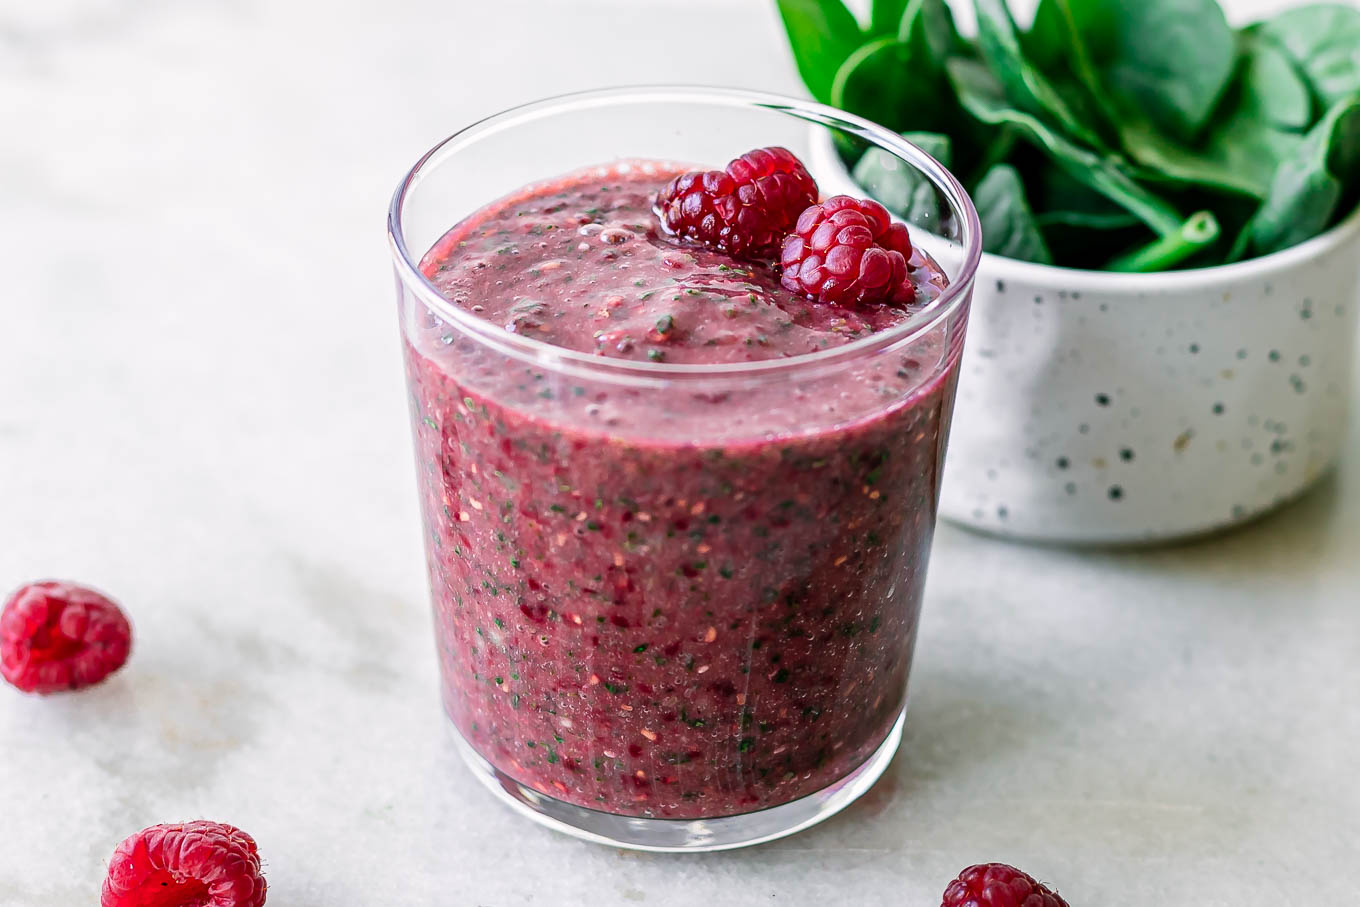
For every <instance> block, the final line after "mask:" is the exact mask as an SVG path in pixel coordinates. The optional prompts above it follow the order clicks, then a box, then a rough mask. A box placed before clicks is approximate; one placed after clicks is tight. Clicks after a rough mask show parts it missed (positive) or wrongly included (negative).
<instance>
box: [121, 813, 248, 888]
mask: <svg viewBox="0 0 1360 907" xmlns="http://www.w3.org/2000/svg"><path fill="white" fill-rule="evenodd" d="M265 887H266V886H265V882H264V876H262V875H261V874H260V854H259V851H258V850H257V849H256V847H255V840H254V839H253V838H251V836H250V835H248V834H246V833H245V832H243V831H241V830H240V829H239V828H233V827H232V826H230V825H223V824H222V823H221V822H185V823H184V824H182V825H153V826H151V827H150V828H145V829H143V830H141V831H139V832H137V833H136V834H135V835H133V836H132V837H130V838H128V839H127V840H125V841H124V842H123V843H122V844H119V845H118V849H117V850H115V851H114V852H113V858H112V859H111V860H109V874H108V876H107V877H105V879H104V893H103V895H102V896H101V897H100V899H99V905H100V907H260V905H262V904H263V903H264V895H265Z"/></svg>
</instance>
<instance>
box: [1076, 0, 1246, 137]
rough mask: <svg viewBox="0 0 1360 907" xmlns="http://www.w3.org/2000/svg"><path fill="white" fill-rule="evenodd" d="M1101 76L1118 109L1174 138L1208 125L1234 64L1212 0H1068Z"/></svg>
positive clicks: (1233, 49) (1232, 41) (1228, 33)
mask: <svg viewBox="0 0 1360 907" xmlns="http://www.w3.org/2000/svg"><path fill="white" fill-rule="evenodd" d="M1069 2H1070V8H1071V10H1072V13H1073V15H1074V18H1075V22H1076V25H1077V28H1078V29H1079V30H1080V33H1081V35H1082V39H1083V41H1084V42H1085V45H1086V47H1087V48H1088V50H1089V52H1090V55H1091V58H1092V60H1093V61H1094V63H1095V65H1097V66H1099V67H1100V68H1101V72H1102V82H1103V84H1104V86H1105V89H1106V90H1107V91H1108V92H1109V93H1110V95H1111V97H1113V98H1114V99H1115V101H1116V102H1117V103H1118V104H1119V106H1120V108H1121V109H1124V110H1129V109H1133V110H1141V111H1146V115H1147V117H1148V119H1150V120H1151V121H1152V122H1153V123H1155V124H1156V125H1157V126H1158V127H1159V128H1161V129H1163V130H1165V131H1167V132H1169V133H1171V135H1172V136H1173V137H1175V138H1177V139H1179V140H1181V141H1186V142H1189V141H1193V140H1194V139H1196V138H1197V137H1198V136H1199V134H1200V133H1201V132H1202V131H1203V129H1204V127H1205V125H1206V124H1207V123H1208V120H1209V115H1210V114H1211V113H1212V112H1213V110H1214V107H1215V106H1216V105H1217V103H1218V100H1219V98H1220V97H1221V96H1222V95H1223V92H1224V90H1225V89H1226V88H1227V87H1228V83H1229V81H1230V80H1231V79H1232V76H1233V72H1234V70H1235V69H1236V65H1237V39H1236V35H1234V34H1233V31H1232V29H1231V28H1229V27H1228V22H1227V20H1226V19H1225V18H1224V17H1223V11H1222V10H1221V9H1219V7H1218V3H1217V2H1216V0H1133V2H1110V0H1069Z"/></svg>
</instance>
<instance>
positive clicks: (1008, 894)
mask: <svg viewBox="0 0 1360 907" xmlns="http://www.w3.org/2000/svg"><path fill="white" fill-rule="evenodd" d="M940 907H1067V902H1066V901H1064V900H1063V899H1062V898H1060V897H1058V895H1057V894H1056V893H1054V892H1052V891H1049V890H1048V889H1047V888H1045V887H1044V886H1043V885H1042V884H1040V883H1039V882H1036V881H1035V880H1034V879H1033V877H1031V876H1030V875H1028V874H1027V873H1023V872H1021V871H1020V870H1018V869H1016V868H1015V867H1014V866H1007V865H1006V864H1005V863H983V864H980V865H978V866H969V867H968V868H967V869H965V870H964V871H963V872H961V873H959V877H958V878H957V879H955V880H954V881H952V882H950V883H949V887H948V888H946V889H945V891H944V900H943V901H942V902H941V904H940Z"/></svg>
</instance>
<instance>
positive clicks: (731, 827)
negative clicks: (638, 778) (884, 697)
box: [449, 708, 907, 853]
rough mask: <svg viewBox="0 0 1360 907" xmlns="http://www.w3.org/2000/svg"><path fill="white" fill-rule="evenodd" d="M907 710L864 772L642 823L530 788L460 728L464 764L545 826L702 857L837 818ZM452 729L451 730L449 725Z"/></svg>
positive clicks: (889, 748)
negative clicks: (717, 809) (783, 797)
mask: <svg viewBox="0 0 1360 907" xmlns="http://www.w3.org/2000/svg"><path fill="white" fill-rule="evenodd" d="M906 714H907V711H906V709H905V708H903V709H902V713H901V714H900V715H898V716H897V721H896V722H894V723H893V726H892V730H891V731H889V732H888V736H887V738H886V739H885V740H884V741H883V743H882V744H880V745H879V747H878V749H876V750H874V752H873V755H871V756H870V757H869V758H868V759H866V760H865V761H864V762H863V763H862V764H861V765H860V766H859V768H857V769H855V770H854V771H853V772H851V773H850V774H848V775H846V776H845V777H844V778H842V779H840V780H839V781H837V782H836V783H835V784H832V785H830V786H829V787H824V788H822V789H821V790H819V791H818V792H817V793H815V794H812V795H810V796H807V797H803V798H802V799H799V800H794V801H793V802H791V803H784V804H782V805H780V806H771V807H770V808H768V809H762V810H758V811H756V812H751V813H743V814H741V815H738V816H724V817H722V818H720V819H638V818H634V817H631V816H616V815H614V814H612V813H606V812H600V811H599V810H596V809H586V808H585V807H582V806H574V805H572V804H570V803H567V802H565V801H562V800H558V799H557V798H555V797H549V796H545V795H544V794H541V793H539V792H538V791H536V790H533V789H532V788H529V787H525V786H524V785H523V784H520V783H519V782H518V781H516V780H515V779H514V778H511V777H510V776H509V775H506V774H505V773H503V772H501V771H500V770H499V769H497V768H496V767H495V766H494V765H492V764H491V763H490V762H487V761H486V760H485V759H483V758H482V756H481V755H480V754H479V753H477V751H476V750H474V749H473V748H472V747H471V746H470V745H469V744H468V742H467V741H466V740H464V739H463V737H462V735H461V734H459V733H458V731H457V729H453V737H454V740H456V741H457V743H458V751H459V752H460V753H461V754H462V756H463V761H465V762H466V763H467V764H468V767H469V768H471V769H472V773H473V774H474V775H476V776H477V780H478V781H481V782H482V784H484V785H485V786H486V787H487V789H488V790H490V791H491V792H492V793H493V794H495V795H496V796H497V797H498V798H499V799H500V800H502V801H503V802H505V803H508V804H509V805H510V807H511V808H512V809H514V810H515V811H516V812H519V813H522V814H523V815H526V816H528V817H529V818H530V819H533V820H534V821H535V822H537V823H538V824H540V825H544V826H547V827H548V828H551V829H554V830H556V831H560V832H565V833H566V834H569V835H571V836H573V837H576V838H580V839H582V840H584V841H593V842H594V843H596V844H610V845H612V846H614V847H624V848H628V849H630V850H648V851H653V852H656V853H703V852H705V851H713V850H732V849H734V848H737V847H749V846H751V845H752V844H763V843H764V842H766V841H773V840H775V839H776V838H783V837H785V836H787V835H791V834H794V833H796V832H800V831H802V830H803V829H805V828H809V827H811V826H813V825H816V824H817V823H818V822H821V821H822V820H824V819H828V818H830V817H831V816H834V815H835V814H836V813H838V812H840V811H841V810H843V809H845V808H846V807H847V806H849V805H850V804H851V803H853V802H855V801H856V800H858V799H859V798H860V797H861V796H863V795H864V794H865V792H867V791H868V790H869V788H871V787H873V786H874V782H875V781H877V780H878V779H879V777H880V776H881V775H882V774H883V772H884V771H886V770H887V768H888V763H890V762H891V761H892V758H893V755H894V754H895V753H896V752H897V746H898V744H899V743H901V741H902V724H903V722H904V721H905V719H906ZM449 726H450V728H452V727H453V725H452V723H450V725H449Z"/></svg>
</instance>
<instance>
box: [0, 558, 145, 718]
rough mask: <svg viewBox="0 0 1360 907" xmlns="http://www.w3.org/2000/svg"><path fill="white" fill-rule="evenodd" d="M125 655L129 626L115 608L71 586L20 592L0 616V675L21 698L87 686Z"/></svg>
mask: <svg viewBox="0 0 1360 907" xmlns="http://www.w3.org/2000/svg"><path fill="white" fill-rule="evenodd" d="M131 649H132V626H131V625H130V624H129V623H128V619H127V617H125V616H124V614H123V612H122V610H121V609H120V608H119V607H118V605H117V604H115V603H114V602H113V601H112V600H111V599H109V598H108V597H107V596H105V595H102V594H101V593H99V592H96V591H95V590H93V589H87V588H85V587H84V586H77V585H75V584H74V583H67V582H60V581H56V580H47V581H44V582H38V583H29V584H28V585H26V586H21V587H20V588H19V589H17V590H16V591H15V592H14V594H13V595H11V596H10V597H9V600H8V601H6V602H5V607H4V610H3V612H0V674H3V676H4V678H5V680H7V681H9V682H10V683H11V684H13V685H14V686H16V687H18V688H19V689H20V690H23V691H24V692H25V693H59V692H63V691H66V690H78V689H80V688H82V687H88V686H92V685H94V684H96V683H99V682H100V681H102V680H103V679H104V678H106V677H108V676H109V675H110V674H112V673H113V672H114V671H116V670H118V669H119V668H121V667H122V666H123V663H124V662H126V661H127V658H128V653H129V652H130V651H131Z"/></svg>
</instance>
